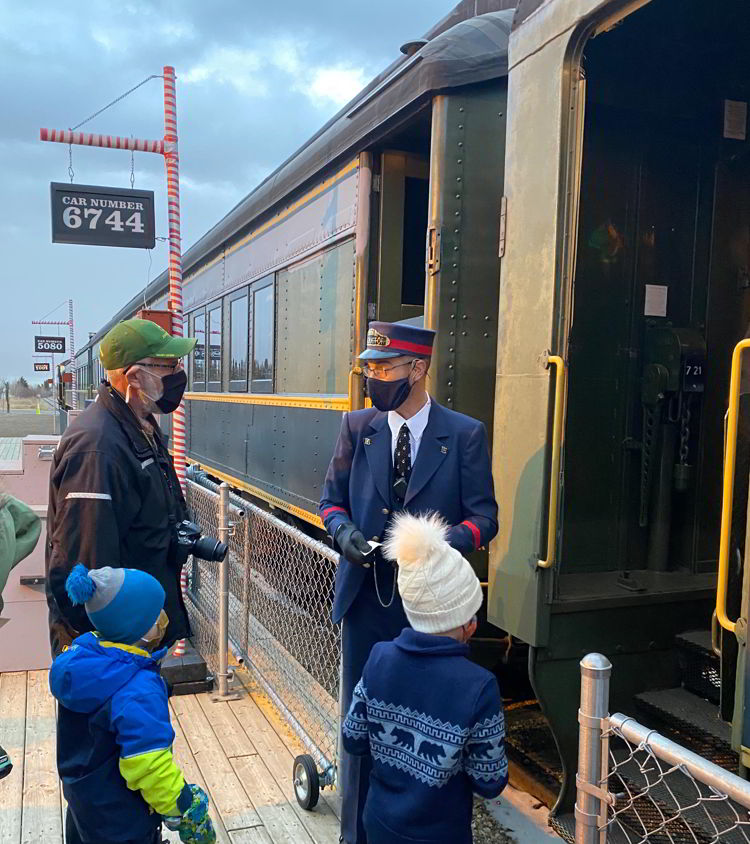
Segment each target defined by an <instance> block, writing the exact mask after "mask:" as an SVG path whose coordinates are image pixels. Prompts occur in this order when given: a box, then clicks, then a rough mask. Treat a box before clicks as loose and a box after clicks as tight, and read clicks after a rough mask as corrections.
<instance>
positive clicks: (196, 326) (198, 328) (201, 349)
mask: <svg viewBox="0 0 750 844" xmlns="http://www.w3.org/2000/svg"><path fill="white" fill-rule="evenodd" d="M193 331H194V332H195V337H196V340H197V342H196V344H195V349H193V365H192V367H191V369H192V371H193V389H194V390H205V389H206V314H205V312H204V311H201V312H200V313H197V314H196V315H195V318H194V319H193Z"/></svg>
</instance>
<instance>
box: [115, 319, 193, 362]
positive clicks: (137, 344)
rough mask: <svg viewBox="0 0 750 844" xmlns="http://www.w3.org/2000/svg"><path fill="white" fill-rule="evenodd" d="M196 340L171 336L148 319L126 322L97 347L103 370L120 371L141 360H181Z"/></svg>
mask: <svg viewBox="0 0 750 844" xmlns="http://www.w3.org/2000/svg"><path fill="white" fill-rule="evenodd" d="M196 342H197V338H195V337H173V336H172V335H171V334H167V332H166V331H165V330H164V329H163V328H162V327H161V326H160V325H157V324H156V323H155V322H151V320H148V319H126V320H125V321H124V322H118V323H117V325H116V326H115V327H114V328H111V329H110V330H109V331H108V332H107V334H106V336H105V337H104V339H103V340H102V342H101V345H100V346H99V360H100V361H101V362H102V366H103V367H104V368H105V369H122V368H123V367H126V366H132V365H133V364H134V363H137V362H138V361H139V360H143V358H181V357H184V356H185V355H187V354H189V353H190V352H192V351H193V347H194V346H195V344H196Z"/></svg>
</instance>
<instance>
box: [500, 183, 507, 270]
mask: <svg viewBox="0 0 750 844" xmlns="http://www.w3.org/2000/svg"><path fill="white" fill-rule="evenodd" d="M507 222H508V197H507V196H503V197H502V198H501V199H500V239H499V241H498V247H497V257H498V258H502V257H503V256H504V255H505V230H506V227H507Z"/></svg>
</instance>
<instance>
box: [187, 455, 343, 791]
mask: <svg viewBox="0 0 750 844" xmlns="http://www.w3.org/2000/svg"><path fill="white" fill-rule="evenodd" d="M188 477H189V480H188V482H187V489H186V494H187V503H188V509H189V511H190V513H191V517H192V518H193V520H194V521H195V522H197V523H198V524H199V525H200V527H201V530H202V531H203V533H204V534H207V535H211V536H218V535H219V533H218V531H219V494H218V489H219V488H218V486H217V485H216V484H213V483H212V482H211V481H209V480H207V479H206V478H205V476H204V475H203V474H202V473H201V472H196V471H195V470H193V469H191V470H190V471H189V473H188ZM228 517H229V523H230V530H229V541H228V545H229V553H228V554H227V558H226V560H225V563H214V562H206V561H204V560H199V559H196V558H195V557H191V558H190V560H189V561H188V576H189V585H188V592H187V606H188V613H189V615H190V621H191V625H192V627H193V632H194V642H195V646H196V648H197V650H198V651H199V652H200V653H201V655H202V656H203V657H204V659H205V660H206V664H207V665H208V666H209V668H210V669H211V670H212V672H214V673H218V672H219V670H220V653H221V640H220V635H219V616H220V566H222V565H224V564H226V565H228V567H229V568H228V581H229V583H228V586H229V588H228V591H229V620H228V635H229V645H230V647H231V648H232V650H233V651H234V652H235V655H236V656H237V657H238V658H240V659H242V660H243V661H244V663H245V664H246V665H247V667H248V668H249V669H250V671H251V672H252V673H253V674H254V676H255V678H256V679H257V680H258V682H259V683H260V685H261V686H262V688H263V689H264V691H265V692H266V693H267V694H268V695H269V697H270V698H271V699H272V700H273V702H274V703H275V704H276V706H277V707H278V708H279V709H280V710H281V712H282V714H283V715H284V716H285V718H286V719H287V721H288V722H289V724H290V726H291V727H292V728H293V729H294V731H295V732H296V733H297V735H298V736H299V737H300V739H301V740H302V742H303V743H304V744H305V745H306V747H307V749H308V751H309V752H310V754H311V755H312V757H313V758H314V759H315V762H316V764H317V766H318V769H319V771H320V772H321V775H322V784H324V785H331V784H333V782H334V780H335V769H336V761H337V751H338V736H339V703H338V701H339V667H340V656H341V639H340V628H339V627H337V626H334V625H333V623H332V622H331V606H332V601H333V588H334V578H335V575H336V568H337V566H338V554H337V553H335V552H334V551H332V550H331V549H330V548H329V547H328V546H326V545H324V544H323V543H321V542H318V541H316V540H314V539H311V538H310V537H308V536H307V535H306V534H304V533H303V532H302V531H300V530H298V529H296V528H294V527H292V526H290V525H287V524H286V523H284V522H282V521H281V520H280V519H277V518H276V517H274V516H272V515H270V514H269V513H266V512H265V511H263V510H261V509H260V508H259V507H256V506H255V505H253V504H251V503H249V502H247V501H245V500H243V499H241V498H239V497H237V496H234V495H230V496H229V512H228Z"/></svg>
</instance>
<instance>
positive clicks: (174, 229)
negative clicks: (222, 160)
mask: <svg viewBox="0 0 750 844" xmlns="http://www.w3.org/2000/svg"><path fill="white" fill-rule="evenodd" d="M164 162H165V164H166V165H167V209H168V213H169V310H170V311H171V312H172V334H174V336H175V337H182V244H181V237H180V154H179V149H178V146H177V94H176V91H175V78H174V68H173V67H170V66H169V65H167V66H165V68H164ZM172 453H173V455H174V458H173V459H174V468H175V472H176V473H177V477H178V478H179V481H180V486H181V487H182V492H183V494H184V493H185V402H184V401H181V402H180V406H179V407H178V408H177V410H175V411H174V413H173V414H172ZM187 586H188V577H187V568H186V567H185V566H183V567H182V571H181V572H180V589H181V590H182V595H183V597H184V596H185V593H186V592H187ZM184 653H185V640H184V639H180V641H179V642H177V644H176V645H175V649H174V655H175V656H182V655H183V654H184Z"/></svg>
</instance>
